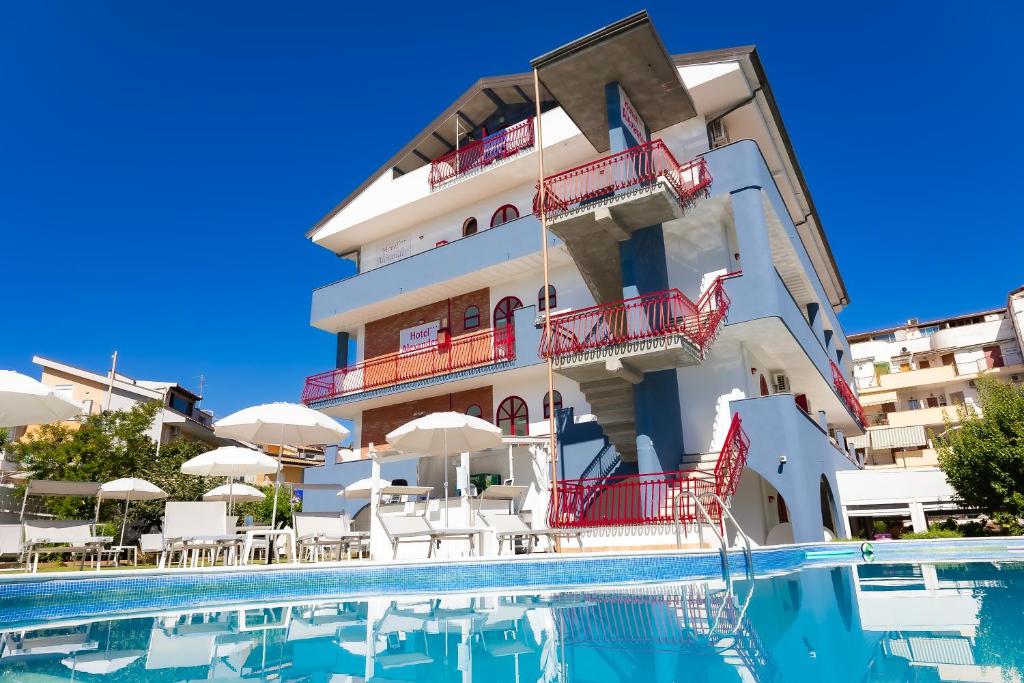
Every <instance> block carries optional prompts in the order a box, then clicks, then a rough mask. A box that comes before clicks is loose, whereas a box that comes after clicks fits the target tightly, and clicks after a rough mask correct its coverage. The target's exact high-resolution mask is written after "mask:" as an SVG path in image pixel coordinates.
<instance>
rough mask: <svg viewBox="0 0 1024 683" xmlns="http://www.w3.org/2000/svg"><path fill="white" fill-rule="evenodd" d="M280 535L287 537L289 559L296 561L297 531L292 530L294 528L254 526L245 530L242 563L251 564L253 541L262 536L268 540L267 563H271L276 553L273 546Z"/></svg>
mask: <svg viewBox="0 0 1024 683" xmlns="http://www.w3.org/2000/svg"><path fill="white" fill-rule="evenodd" d="M278 536H284V537H285V539H286V541H287V544H286V546H285V547H286V548H287V549H288V560H289V561H290V562H295V561H296V558H297V557H298V554H297V553H296V550H295V531H294V530H292V529H252V528H249V529H246V531H245V543H244V544H243V545H242V557H241V563H242V564H251V563H252V550H253V541H254V540H255V539H257V538H262V539H265V540H266V541H267V563H268V564H269V563H270V562H273V561H274V559H273V558H274V553H273V552H272V551H273V546H274V545H275V542H276V540H277V537H278Z"/></svg>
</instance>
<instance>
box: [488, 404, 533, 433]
mask: <svg viewBox="0 0 1024 683" xmlns="http://www.w3.org/2000/svg"><path fill="white" fill-rule="evenodd" d="M517 402H518V403H517ZM519 408H522V411H520V410H519ZM502 413H505V415H503V414H502ZM505 421H507V422H508V423H509V426H510V427H511V431H509V432H506V431H505V426H504V425H503V424H502V422H505ZM520 421H521V422H522V426H523V433H522V434H519V433H517V431H516V427H517V424H518V423H519V422H520ZM494 424H496V425H497V426H498V428H499V429H501V432H502V434H505V435H506V436H529V435H530V407H529V406H528V405H527V404H526V401H524V400H523V398H522V397H520V396H516V395H512V396H506V397H505V398H504V399H502V400H501V402H500V403H499V404H498V409H497V410H495V411H494Z"/></svg>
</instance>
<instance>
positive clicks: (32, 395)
mask: <svg viewBox="0 0 1024 683" xmlns="http://www.w3.org/2000/svg"><path fill="white" fill-rule="evenodd" d="M81 413H82V406H80V405H78V404H77V403H72V402H71V401H67V400H65V399H63V398H61V397H60V396H57V395H56V394H55V393H54V392H53V389H52V388H50V387H48V386H46V385H45V384H43V383H42V382H40V381H38V380H34V379H32V378H31V377H28V376H26V375H22V374H21V373H18V372H14V371H13V370H0V427H21V426H23V425H34V424H48V423H50V422H60V421H61V420H67V419H69V418H72V417H74V416H76V415H80V414H81Z"/></svg>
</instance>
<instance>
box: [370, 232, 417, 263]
mask: <svg viewBox="0 0 1024 683" xmlns="http://www.w3.org/2000/svg"><path fill="white" fill-rule="evenodd" d="M406 256H412V240H411V239H409V238H408V237H402V238H400V239H397V240H394V241H392V242H388V243H387V244H385V245H384V246H382V247H381V248H380V253H379V254H377V259H376V265H377V266H386V265H387V264H389V263H394V262H395V261H398V260H399V259H403V258H405V257H406Z"/></svg>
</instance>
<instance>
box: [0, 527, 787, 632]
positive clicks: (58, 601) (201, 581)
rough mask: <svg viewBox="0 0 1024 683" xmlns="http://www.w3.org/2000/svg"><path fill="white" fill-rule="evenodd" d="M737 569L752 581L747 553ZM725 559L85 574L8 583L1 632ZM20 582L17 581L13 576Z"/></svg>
mask: <svg viewBox="0 0 1024 683" xmlns="http://www.w3.org/2000/svg"><path fill="white" fill-rule="evenodd" d="M757 552H758V557H757V559H756V560H755V567H757V569H758V570H759V571H763V572H777V571H791V570H794V569H796V568H798V567H799V566H800V565H801V563H802V562H803V555H804V553H803V549H801V548H799V547H795V546H791V547H777V548H769V549H764V550H759V551H757ZM730 566H731V567H732V569H733V570H734V571H739V572H743V571H745V569H746V561H745V558H744V556H743V554H742V553H741V552H738V551H734V552H731V555H730ZM721 574H722V569H721V557H720V554H719V553H718V552H703V553H693V552H690V553H658V554H655V553H645V554H642V555H637V554H630V555H622V554H617V555H602V556H564V555H563V556H554V557H547V558H537V559H529V560H526V559H505V560H501V559H499V558H494V559H489V560H472V561H469V560H462V561H457V562H446V563H425V562H416V563H402V564H393V563H392V564H376V565H367V564H363V565H352V566H345V565H334V566H330V567H318V566H316V565H302V566H300V567H296V566H294V565H292V566H290V567H289V568H282V569H276V570H261V571H237V570H236V571H220V572H176V573H171V572H165V573H147V575H145V576H139V575H137V574H136V575H135V576H131V575H126V574H120V575H118V576H108V575H104V574H99V575H97V574H92V575H91V576H88V575H83V574H78V575H77V576H75V577H48V578H47V579H45V580H35V581H33V580H20V581H19V580H14V581H11V580H7V581H4V580H0V629H3V628H8V627H9V626H11V625H15V626H21V625H22V624H24V623H37V622H39V621H41V620H47V619H49V620H55V619H61V620H66V619H74V618H80V617H89V616H96V615H99V614H106V613H118V614H122V613H133V612H140V611H159V610H172V609H174V608H176V607H180V606H182V605H187V606H188V607H189V608H196V607H213V606H218V605H232V604H237V603H245V602H263V601H271V600H273V601H279V600H290V599H310V598H313V599H315V598H319V597H324V598H327V597H331V598H333V597H338V596H344V597H367V596H374V595H390V594H395V595H398V594H431V593H461V592H485V591H493V590H503V589H504V590H518V589H550V588H573V587H578V586H587V585H610V584H622V583H641V582H656V581H680V580H683V581H685V580H698V579H706V578H716V577H720V576H721ZM5 578H14V577H5Z"/></svg>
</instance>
